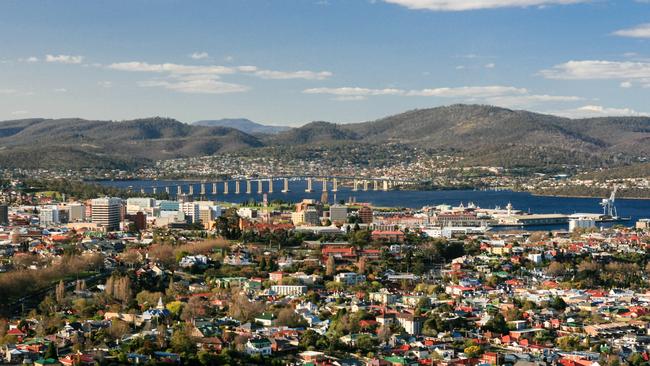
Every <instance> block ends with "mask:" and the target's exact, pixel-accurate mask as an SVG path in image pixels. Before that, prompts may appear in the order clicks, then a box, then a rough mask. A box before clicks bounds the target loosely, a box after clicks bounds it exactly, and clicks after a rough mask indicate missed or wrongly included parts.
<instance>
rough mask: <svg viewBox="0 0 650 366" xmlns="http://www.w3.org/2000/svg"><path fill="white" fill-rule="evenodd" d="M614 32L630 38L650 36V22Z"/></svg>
mask: <svg viewBox="0 0 650 366" xmlns="http://www.w3.org/2000/svg"><path fill="white" fill-rule="evenodd" d="M613 34H614V35H617V36H621V37H630V38H650V23H645V24H639V25H637V26H635V27H632V28H626V29H620V30H617V31H616V32H614V33H613Z"/></svg>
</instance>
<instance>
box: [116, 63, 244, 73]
mask: <svg viewBox="0 0 650 366" xmlns="http://www.w3.org/2000/svg"><path fill="white" fill-rule="evenodd" d="M108 68H109V69H113V70H119V71H131V72H157V73H170V74H179V75H184V74H203V75H221V74H232V73H234V72H235V70H234V69H233V68H231V67H226V66H218V65H215V66H194V65H181V64H173V63H164V64H150V63H147V62H139V61H131V62H117V63H112V64H110V65H108Z"/></svg>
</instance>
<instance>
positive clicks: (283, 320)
mask: <svg viewBox="0 0 650 366" xmlns="http://www.w3.org/2000/svg"><path fill="white" fill-rule="evenodd" d="M303 323H304V320H303V319H302V318H301V317H300V316H299V315H298V314H296V312H295V311H293V309H292V308H289V307H287V308H284V309H282V310H280V312H278V317H277V324H278V325H280V326H287V327H290V328H293V327H297V326H300V325H304V324H303Z"/></svg>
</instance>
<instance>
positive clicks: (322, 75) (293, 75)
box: [255, 70, 332, 80]
mask: <svg viewBox="0 0 650 366" xmlns="http://www.w3.org/2000/svg"><path fill="white" fill-rule="evenodd" d="M255 75H257V76H259V77H261V78H262V79H280V80H284V79H305V80H324V79H327V78H328V77H330V76H332V73H331V72H329V71H320V72H315V71H307V70H300V71H273V70H258V71H256V72H255Z"/></svg>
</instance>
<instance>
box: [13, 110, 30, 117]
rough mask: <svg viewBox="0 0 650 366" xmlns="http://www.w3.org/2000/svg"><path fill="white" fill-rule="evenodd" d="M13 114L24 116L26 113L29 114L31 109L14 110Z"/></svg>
mask: <svg viewBox="0 0 650 366" xmlns="http://www.w3.org/2000/svg"><path fill="white" fill-rule="evenodd" d="M11 114H12V115H14V116H24V115H26V114H29V111H22V110H21V111H13V112H11Z"/></svg>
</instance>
